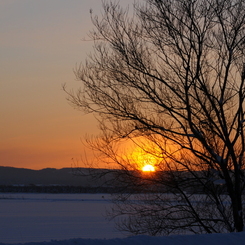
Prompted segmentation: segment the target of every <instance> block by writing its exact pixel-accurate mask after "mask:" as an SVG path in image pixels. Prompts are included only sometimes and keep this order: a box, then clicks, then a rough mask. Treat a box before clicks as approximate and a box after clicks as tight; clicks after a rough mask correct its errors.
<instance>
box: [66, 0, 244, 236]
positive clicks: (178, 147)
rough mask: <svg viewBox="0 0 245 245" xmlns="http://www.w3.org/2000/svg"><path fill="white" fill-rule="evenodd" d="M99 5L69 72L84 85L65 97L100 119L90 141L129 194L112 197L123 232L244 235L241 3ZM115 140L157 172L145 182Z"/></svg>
mask: <svg viewBox="0 0 245 245" xmlns="http://www.w3.org/2000/svg"><path fill="white" fill-rule="evenodd" d="M103 7H104V14H103V15H102V17H101V18H99V17H97V16H93V15H92V22H93V24H94V26H95V30H94V31H91V33H90V37H91V38H92V40H94V53H93V54H91V56H90V57H89V58H88V60H87V62H86V64H84V65H82V66H81V67H79V68H78V69H77V70H76V75H77V77H78V79H79V80H81V81H82V82H83V84H82V88H81V89H80V90H79V91H77V92H75V93H72V92H69V91H66V92H67V93H68V94H69V100H70V102H72V104H73V105H74V106H75V107H77V108H81V109H82V110H85V111H87V112H90V113H95V114H96V115H97V117H98V118H99V123H100V126H101V129H102V135H101V136H100V137H99V138H98V140H97V141H96V142H92V143H91V142H90V143H91V145H92V147H93V148H94V149H97V150H99V151H100V152H102V153H104V154H105V155H106V157H107V159H109V158H110V159H112V160H113V161H112V162H113V163H116V164H117V167H118V168H119V169H120V171H118V175H117V177H116V180H117V182H118V183H124V185H123V186H129V185H130V186H131V187H132V186H134V187H135V188H131V189H130V190H131V191H129V188H125V189H124V190H125V191H124V192H123V191H122V192H123V193H121V194H120V195H118V196H117V197H116V199H115V208H114V210H113V215H115V216H117V215H120V214H121V215H126V216H125V219H122V220H121V223H119V226H120V228H121V229H125V230H129V231H131V232H134V233H138V234H139V233H150V234H153V235H155V234H162V233H164V234H166V233H167V234H169V233H176V232H183V231H184V230H186V231H192V232H195V233H203V232H204V233H205V232H206V233H211V232H232V231H238V232H239V231H242V230H243V227H244V224H243V220H244V214H243V209H244V203H243V194H244V193H243V192H244V180H245V179H244V152H245V138H244V122H245V119H244V95H245V87H244V80H245V56H244V50H245V1H243V0H188V1H186V0H147V1H145V2H144V4H142V3H141V4H140V3H138V4H137V3H136V4H135V5H134V12H133V13H131V12H130V11H129V10H128V9H123V8H121V7H120V6H119V4H117V3H110V2H109V3H103ZM143 139H145V141H144V140H143ZM122 140H123V141H125V140H131V141H133V142H135V144H137V145H139V146H140V147H141V148H142V149H144V151H145V152H147V153H150V154H152V155H154V156H155V157H156V158H157V159H158V161H157V163H156V164H155V167H156V169H157V171H156V172H154V173H151V174H149V175H147V176H146V175H144V176H143V175H142V173H141V171H140V170H139V169H138V167H137V166H136V165H137V164H135V163H134V162H133V161H132V159H130V157H128V158H125V157H123V156H122V153H121V152H120V151H117V147H116V146H117V145H118V144H120V142H121V141H122ZM143 142H148V143H147V144H146V143H145V145H144V143H143ZM149 142H150V144H149ZM129 193H131V194H132V193H140V195H136V194H135V195H133V196H132V195H129ZM166 193H168V194H166ZM170 193H171V194H170ZM124 194H127V195H124Z"/></svg>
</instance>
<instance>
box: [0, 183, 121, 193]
mask: <svg viewBox="0 0 245 245" xmlns="http://www.w3.org/2000/svg"><path fill="white" fill-rule="evenodd" d="M0 192H2V193H7V192H11V193H13V192H15V193H113V192H117V190H116V188H114V187H83V186H59V185H0Z"/></svg>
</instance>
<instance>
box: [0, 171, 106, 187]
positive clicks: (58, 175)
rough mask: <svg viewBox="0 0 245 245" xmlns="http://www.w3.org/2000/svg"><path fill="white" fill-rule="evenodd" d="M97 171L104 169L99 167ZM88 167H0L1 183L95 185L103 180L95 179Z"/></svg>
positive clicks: (98, 184)
mask: <svg viewBox="0 0 245 245" xmlns="http://www.w3.org/2000/svg"><path fill="white" fill-rule="evenodd" d="M96 171H103V170H99V169H97V170H96ZM89 173H90V169H87V168H79V169H73V168H62V169H54V168H45V169H42V170H31V169H25V168H14V167H0V185H63V186H64V185H65V186H83V187H95V186H100V185H102V184H103V180H94V179H93V178H92V177H91V176H90V174H89Z"/></svg>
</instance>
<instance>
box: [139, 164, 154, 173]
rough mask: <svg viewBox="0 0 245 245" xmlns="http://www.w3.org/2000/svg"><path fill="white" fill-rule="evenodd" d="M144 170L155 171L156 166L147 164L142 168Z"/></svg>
mask: <svg viewBox="0 0 245 245" xmlns="http://www.w3.org/2000/svg"><path fill="white" fill-rule="evenodd" d="M142 171H143V172H155V168H154V167H153V166H152V165H150V164H147V165H145V166H144V167H143V168H142Z"/></svg>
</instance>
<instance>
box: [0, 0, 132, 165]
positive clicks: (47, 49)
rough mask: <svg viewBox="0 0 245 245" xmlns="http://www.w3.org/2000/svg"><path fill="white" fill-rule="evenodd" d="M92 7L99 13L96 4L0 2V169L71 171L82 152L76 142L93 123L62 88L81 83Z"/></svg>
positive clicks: (86, 0) (80, 0)
mask: <svg viewBox="0 0 245 245" xmlns="http://www.w3.org/2000/svg"><path fill="white" fill-rule="evenodd" d="M121 2H123V4H125V3H130V2H131V3H132V2H133V0H127V1H125V0H123V1H121ZM91 8H92V9H93V12H94V13H98V14H100V10H101V1H100V0H1V1H0V33H1V37H0V103H1V104H0V166H13V167H24V168H31V169H41V168H46V167H54V168H63V167H71V166H72V163H73V161H72V159H75V161H76V160H79V159H80V158H83V157H84V152H87V150H86V148H84V146H83V144H82V143H81V140H82V139H84V137H85V135H87V134H92V133H96V132H97V130H98V129H97V125H96V121H95V120H94V118H93V116H91V115H84V114H83V113H81V112H79V111H76V110H74V109H73V108H72V107H71V106H70V105H69V104H68V103H67V101H66V94H65V93H64V92H63V91H62V84H64V83H66V84H67V87H68V88H76V87H77V86H78V85H79V82H78V81H76V80H75V76H74V74H73V69H74V68H75V66H76V64H77V63H78V64H79V63H80V62H81V61H84V60H85V57H86V54H88V53H89V51H90V50H92V43H91V42H85V41H82V39H83V38H86V37H87V34H88V32H89V30H91V29H92V28H93V27H92V24H91V21H90V14H89V10H90V9H91ZM88 154H89V153H88ZM81 165H82V162H80V166H81Z"/></svg>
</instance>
